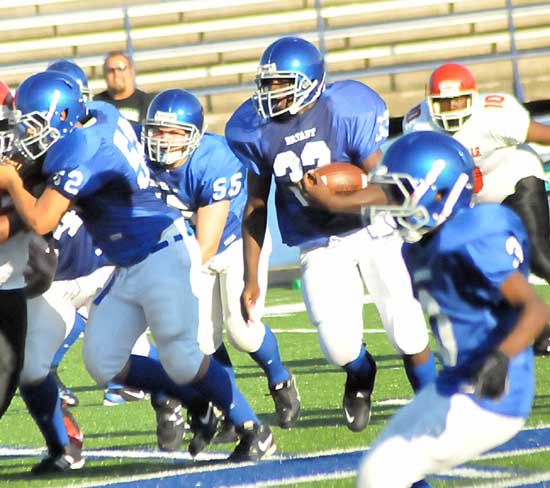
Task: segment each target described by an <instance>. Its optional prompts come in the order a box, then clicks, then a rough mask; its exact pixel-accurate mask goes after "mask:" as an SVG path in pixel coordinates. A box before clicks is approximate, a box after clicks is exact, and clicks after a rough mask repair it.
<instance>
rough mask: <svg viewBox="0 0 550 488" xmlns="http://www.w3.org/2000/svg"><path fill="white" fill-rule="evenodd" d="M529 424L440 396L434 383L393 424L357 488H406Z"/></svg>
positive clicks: (366, 462)
mask: <svg viewBox="0 0 550 488" xmlns="http://www.w3.org/2000/svg"><path fill="white" fill-rule="evenodd" d="M524 423H525V419H523V418H521V417H509V416H506V415H500V414H496V413H494V412H490V411H489V410H484V409H483V408H481V407H479V406H478V405H477V404H476V403H475V402H474V401H473V400H472V399H471V398H470V397H468V396H467V395H464V394H462V393H457V394H454V395H452V396H451V397H445V396H441V395H439V394H438V393H437V391H436V387H435V384H433V383H432V384H430V385H428V386H426V387H425V388H423V389H422V390H420V392H419V393H418V394H417V395H416V396H415V397H414V398H413V400H412V401H411V403H409V404H407V405H406V406H405V407H403V408H401V410H399V411H398V412H397V413H396V414H395V415H394V416H393V417H392V418H391V419H390V421H389V422H388V425H387V426H386V428H385V429H384V430H383V431H382V433H381V434H380V436H379V437H378V439H376V441H375V443H374V444H373V446H372V448H371V449H370V451H369V452H368V453H367V455H366V456H365V457H364V458H363V460H362V461H361V464H360V465H359V471H358V475H357V486H358V487H360V488H388V487H390V486H391V487H392V488H407V487H409V486H411V484H413V483H415V482H416V481H419V480H421V479H424V478H425V477H426V476H427V475H428V474H436V473H441V472H444V471H447V470H449V469H451V468H452V467H453V466H456V465H458V464H462V463H464V462H466V461H469V460H472V459H474V458H476V457H477V456H479V455H480V454H482V453H483V452H485V451H487V450H489V449H492V448H493V447H496V446H499V445H500V444H502V443H504V442H506V441H507V440H509V439H511V438H512V437H514V435H516V434H517V433H518V432H519V431H520V430H521V428H522V427H523V425H524ZM396 461H398V465H396V464H395V463H396Z"/></svg>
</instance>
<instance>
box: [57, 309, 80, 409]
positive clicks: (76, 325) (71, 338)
mask: <svg viewBox="0 0 550 488" xmlns="http://www.w3.org/2000/svg"><path fill="white" fill-rule="evenodd" d="M85 325H86V321H85V320H84V317H82V315H80V314H79V313H78V312H76V311H75V314H74V320H73V323H72V325H71V326H69V328H68V329H67V331H66V336H65V339H64V340H63V343H62V344H61V346H59V348H58V349H57V351H56V352H55V354H54V356H53V359H52V364H51V366H50V370H51V372H52V375H53V377H54V379H55V382H56V383H57V387H58V389H59V395H60V396H61V400H62V401H63V402H65V403H66V404H67V405H69V406H71V407H75V406H77V405H78V398H77V396H76V395H75V394H74V393H73V392H72V390H71V389H70V388H69V387H67V386H66V385H65V383H63V381H62V380H61V378H60V377H59V373H58V368H59V364H60V363H61V360H62V359H63V358H64V357H65V354H67V352H68V351H69V349H70V348H71V346H72V345H73V344H74V343H75V342H76V340H77V339H78V338H79V337H80V334H82V333H83V332H84V327H85Z"/></svg>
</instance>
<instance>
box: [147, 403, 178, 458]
mask: <svg viewBox="0 0 550 488" xmlns="http://www.w3.org/2000/svg"><path fill="white" fill-rule="evenodd" d="M151 405H152V406H153V408H154V410H155V415H156V417H157V445H158V448H159V449H160V450H161V451H166V452H173V451H177V450H178V449H179V448H180V446H181V444H182V442H183V439H184V437H185V430H186V423H185V420H184V419H183V415H182V406H181V403H180V402H179V401H178V400H175V399H173V398H166V399H163V400H155V399H153V398H151Z"/></svg>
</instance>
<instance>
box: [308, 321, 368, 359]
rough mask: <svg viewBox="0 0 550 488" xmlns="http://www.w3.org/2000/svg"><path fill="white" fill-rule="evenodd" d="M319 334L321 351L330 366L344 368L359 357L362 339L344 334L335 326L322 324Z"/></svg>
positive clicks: (319, 327)
mask: <svg viewBox="0 0 550 488" xmlns="http://www.w3.org/2000/svg"><path fill="white" fill-rule="evenodd" d="M318 333H319V343H320V345H321V350H322V351H323V354H324V355H325V358H326V359H327V361H328V362H329V363H330V364H334V365H335V366H340V367H343V366H345V365H346V364H348V363H350V362H351V361H353V360H355V359H356V358H357V356H358V355H359V351H360V350H361V339H360V338H359V339H357V338H355V337H352V336H351V335H348V334H345V333H343V332H342V330H341V329H338V328H337V327H334V324H330V325H327V324H324V323H320V324H319V326H318Z"/></svg>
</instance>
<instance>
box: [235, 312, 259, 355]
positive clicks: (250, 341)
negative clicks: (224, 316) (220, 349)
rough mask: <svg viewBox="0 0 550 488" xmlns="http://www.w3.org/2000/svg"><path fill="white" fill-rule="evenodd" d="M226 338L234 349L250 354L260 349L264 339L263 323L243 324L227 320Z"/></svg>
mask: <svg viewBox="0 0 550 488" xmlns="http://www.w3.org/2000/svg"><path fill="white" fill-rule="evenodd" d="M226 330H227V338H228V339H229V342H231V344H232V345H233V347H235V349H237V350H239V351H241V352H246V353H251V352H256V351H257V350H258V349H260V346H261V345H262V342H263V340H264V337H265V325H264V324H263V322H260V321H254V322H252V323H249V324H245V322H244V320H242V318H241V319H240V320H238V319H237V320H229V321H228V322H227V324H226Z"/></svg>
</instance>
